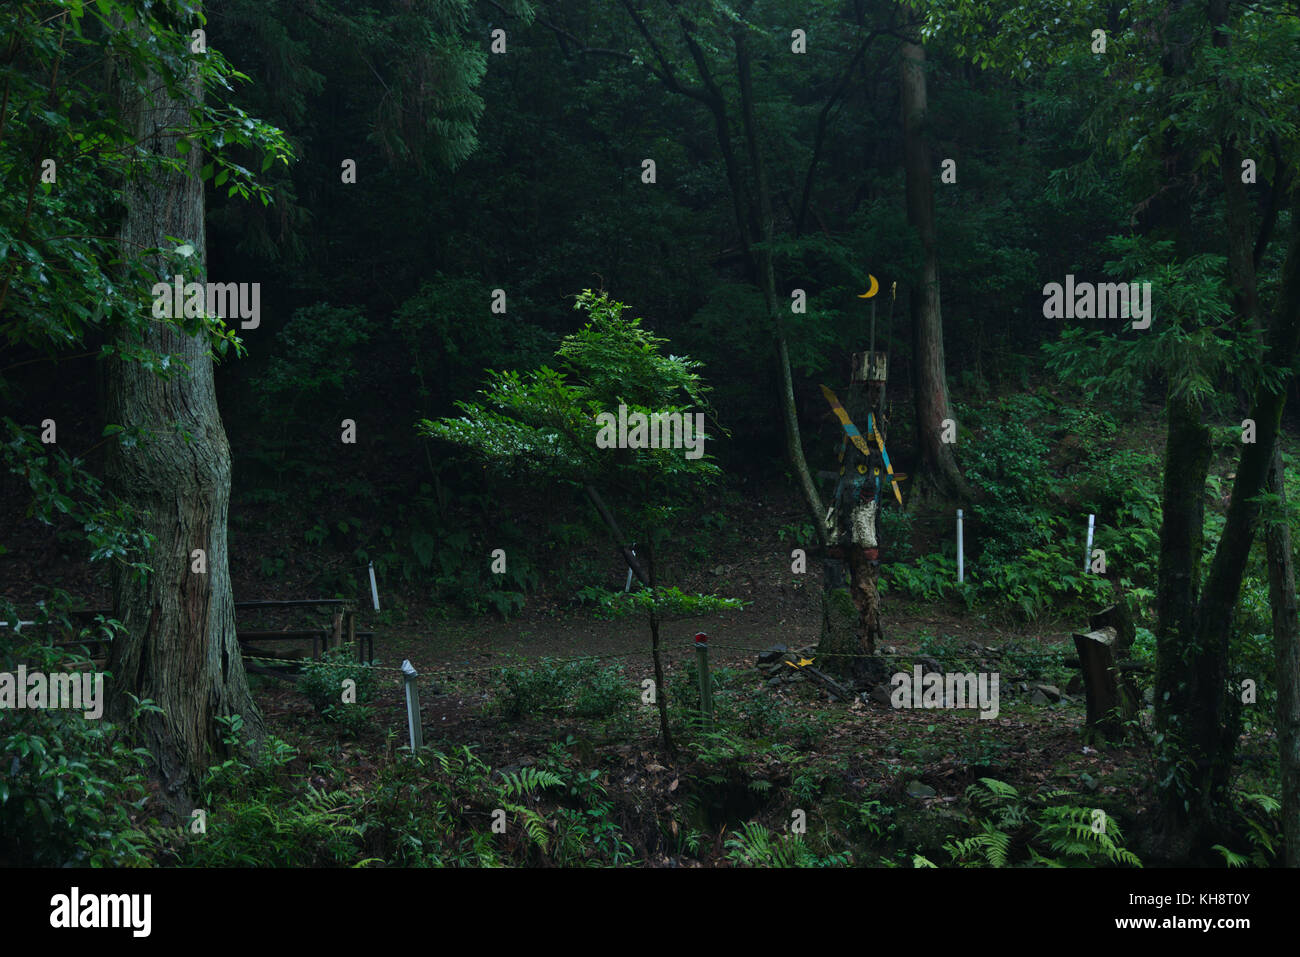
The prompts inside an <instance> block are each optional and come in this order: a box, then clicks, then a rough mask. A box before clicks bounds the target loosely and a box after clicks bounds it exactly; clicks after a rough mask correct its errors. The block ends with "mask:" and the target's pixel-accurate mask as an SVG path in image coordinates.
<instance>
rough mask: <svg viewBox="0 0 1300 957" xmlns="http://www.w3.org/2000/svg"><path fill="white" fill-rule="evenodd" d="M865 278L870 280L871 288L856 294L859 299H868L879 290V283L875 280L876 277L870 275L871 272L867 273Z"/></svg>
mask: <svg viewBox="0 0 1300 957" xmlns="http://www.w3.org/2000/svg"><path fill="white" fill-rule="evenodd" d="M867 278H868V279H870V280H871V288H870V289H868V290H867V291H866V292H864V293H863V294H862V295H860V296H858V298H859V299H870V298H871V297H872V296H874V295H875V294H876V293H878V292H880V283H879V282H877V281H876V277H875V276H873V275H871V273H867Z"/></svg>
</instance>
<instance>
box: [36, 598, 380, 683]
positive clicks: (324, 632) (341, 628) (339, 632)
mask: <svg viewBox="0 0 1300 957" xmlns="http://www.w3.org/2000/svg"><path fill="white" fill-rule="evenodd" d="M283 608H333V609H334V614H333V616H332V620H331V622H330V626H329V627H328V628H318V629H295V630H289V629H285V630H281V631H273V630H253V629H241V628H239V627H238V625H236V628H235V637H236V639H237V640H238V641H239V645H240V648H241V650H242V651H243V652H244V655H245V656H246V657H247V656H249V652H250V650H252V651H261V650H265V649H257V648H250V643H259V644H266V643H274V642H282V641H310V642H311V643H312V645H311V658H312V660H317V659H319V658H320V657H321V655H323V654H324V653H325V652H326V651H330V650H332V649H334V648H341V647H343V646H344V645H355V646H356V649H357V662H358V663H359V664H364V663H366V662H368V661H371V660H373V659H374V656H375V633H374V632H373V631H361V632H359V631H357V630H356V606H355V604H354V603H353V602H351V601H349V600H348V599H345V598H305V599H295V600H290V601H237V602H235V611H236V612H237V613H238V612H240V611H259V610H262V611H266V610H276V609H283ZM111 614H112V611H111V609H107V608H90V609H84V610H81V611H74V612H72V613H71V614H70V616H69V617H71V618H74V619H82V620H86V621H89V620H92V619H94V618H95V617H96V616H99V615H104V616H108V615H111ZM110 640H111V639H109V638H72V639H68V640H66V641H57V642H55V643H54V646H55V647H56V648H78V647H85V648H86V649H87V653H88V654H89V655H90V656H91V657H92V658H104V657H107V654H108V645H109V642H110ZM92 649H94V652H93V653H92ZM254 657H261V658H277V659H278V660H282V661H286V662H294V661H300V660H302V656H301V655H298V656H284V657H281V656H277V655H271V654H257V655H255V656H254ZM258 670H259V671H262V670H264V669H258Z"/></svg>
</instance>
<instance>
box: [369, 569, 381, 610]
mask: <svg viewBox="0 0 1300 957" xmlns="http://www.w3.org/2000/svg"><path fill="white" fill-rule="evenodd" d="M370 600H371V601H373V602H374V604H375V611H379V589H378V588H377V587H376V586H375V563H374V562H371V563H370Z"/></svg>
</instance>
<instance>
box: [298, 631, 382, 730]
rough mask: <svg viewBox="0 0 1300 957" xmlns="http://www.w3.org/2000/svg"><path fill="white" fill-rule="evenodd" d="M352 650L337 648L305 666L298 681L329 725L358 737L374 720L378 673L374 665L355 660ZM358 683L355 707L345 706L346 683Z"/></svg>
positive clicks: (300, 687)
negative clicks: (334, 725) (371, 703)
mask: <svg viewBox="0 0 1300 957" xmlns="http://www.w3.org/2000/svg"><path fill="white" fill-rule="evenodd" d="M353 654H354V652H353V651H352V650H351V649H349V648H333V649H331V650H329V651H327V652H325V653H324V654H323V655H321V657H320V660H319V661H310V662H307V663H306V664H305V665H304V666H303V673H302V674H301V675H300V676H299V678H298V690H299V691H301V692H302V693H303V694H304V695H306V696H307V699H308V700H309V701H310V702H311V703H312V707H314V708H315V709H316V713H317V714H319V715H320V716H321V717H322V718H324V719H325V720H326V721H329V722H332V723H334V724H337V725H339V726H340V727H342V728H343V729H344V730H345V731H347V732H348V733H350V734H356V733H357V732H358V731H360V730H361V729H362V728H363V727H365V726H366V725H367V724H368V723H369V722H370V720H371V719H372V718H373V716H374V709H372V708H371V707H370V706H369V705H370V702H371V701H372V700H373V699H374V694H375V669H374V668H373V667H372V665H373V664H374V663H373V662H372V663H370V664H360V663H358V662H356V661H354V660H352V655H353ZM345 681H353V682H355V683H356V701H355V703H344V701H343V694H344V682H345Z"/></svg>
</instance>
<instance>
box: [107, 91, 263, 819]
mask: <svg viewBox="0 0 1300 957" xmlns="http://www.w3.org/2000/svg"><path fill="white" fill-rule="evenodd" d="M144 85H145V88H146V89H147V90H148V94H147V95H146V96H145V97H144V98H143V99H141V100H135V101H133V102H127V103H124V109H123V115H124V116H125V117H126V118H127V121H128V123H129V124H130V125H131V126H132V127H133V129H134V131H135V135H136V139H137V140H138V142H139V143H140V144H141V148H142V149H144V150H149V151H151V152H153V153H154V154H156V155H159V156H166V157H173V158H174V157H176V156H177V155H178V154H177V152H176V141H177V136H176V134H175V133H174V132H169V130H176V129H185V128H187V127H188V126H189V114H188V109H189V105H190V103H191V102H193V101H195V100H197V99H198V98H199V97H201V95H202V88H201V86H200V84H199V81H198V78H197V74H195V75H193V77H192V79H191V82H190V83H189V84H188V87H187V88H183V89H181V90H179V91H177V94H176V95H172V94H170V93H169V92H168V91H167V89H166V88H165V87H164V85H163V83H162V82H161V80H159V79H158V78H157V77H156V76H153V75H150V76H149V77H148V78H147V79H146V81H145V84H144ZM128 88H129V87H128ZM128 96H129V94H128ZM180 162H181V168H180V170H177V171H171V170H169V171H165V172H164V171H160V170H158V169H157V168H156V167H150V168H148V169H146V168H144V167H137V171H136V172H135V173H133V175H132V179H131V181H130V182H129V183H128V184H127V185H126V187H125V204H126V214H125V217H124V219H123V222H122V229H121V244H122V248H123V254H124V256H126V257H135V256H138V255H139V251H140V250H141V249H145V248H150V247H165V246H168V245H170V243H169V241H168V240H167V238H166V237H168V236H175V237H181V238H183V239H184V240H186V241H188V242H189V243H191V244H193V246H194V249H195V257H194V261H195V262H196V263H201V262H204V261H205V242H204V207H203V184H202V181H201V179H200V178H199V167H200V165H201V163H202V159H201V156H200V151H199V150H197V149H194V150H191V151H190V152H189V154H188V155H187V156H185V157H181V159H180ZM155 267H156V269H157V272H158V275H159V277H160V279H162V280H163V281H170V280H171V276H170V275H169V274H168V273H167V272H166V267H165V266H164V264H163V263H162V262H161V261H156V262H155ZM203 278H204V277H203V276H201V275H198V269H197V267H196V270H195V274H194V275H187V276H186V281H196V280H202V279H203ZM117 340H118V342H117V344H118V345H120V346H123V347H135V346H142V347H143V348H145V349H148V350H152V351H154V352H157V353H160V354H164V355H170V356H171V357H172V360H171V362H172V370H173V374H171V375H170V376H168V377H163V376H160V375H157V374H155V373H154V372H152V371H150V370H149V369H147V368H144V367H143V366H141V365H140V364H139V363H136V362H130V361H120V360H110V361H109V366H108V376H109V382H108V419H109V421H110V422H114V423H118V424H121V425H123V426H126V427H128V428H136V427H138V428H140V429H143V430H145V436H146V437H145V438H144V439H143V440H142V441H141V442H140V443H138V444H134V445H127V444H124V443H122V442H120V441H117V442H113V443H111V444H110V446H109V448H108V454H107V461H106V471H107V477H108V483H109V486H110V488H111V489H112V490H113V491H114V492H115V493H116V494H117V495H118V496H119V497H120V498H121V499H122V500H124V501H125V502H126V503H128V504H129V505H131V506H132V507H133V508H134V509H135V510H136V512H137V514H138V515H139V521H140V526H141V528H142V529H143V530H144V531H145V532H147V533H148V534H149V535H150V536H151V537H152V539H153V545H152V549H151V551H150V555H149V566H150V570H149V571H147V572H143V573H138V574H137V573H134V572H130V571H122V570H120V569H119V570H118V571H117V572H115V574H114V577H113V583H112V587H113V606H114V609H115V614H116V615H117V617H118V618H119V619H120V620H121V621H122V622H123V623H124V625H125V626H126V629H125V633H124V634H123V635H122V636H121V637H120V639H119V640H117V641H114V642H113V645H112V651H111V654H110V659H109V670H110V671H111V672H112V674H113V676H114V681H113V684H112V697H111V701H110V708H111V709H112V712H113V713H114V714H116V715H118V716H119V717H120V716H122V715H124V714H126V713H128V712H129V711H130V708H131V705H130V701H129V698H128V697H127V696H128V695H135V696H137V697H139V698H151V699H153V701H154V702H155V703H157V704H158V705H159V706H160V707H161V708H162V709H163V712H164V713H163V714H161V715H149V716H147V717H146V719H145V721H144V725H143V729H142V732H143V734H144V737H145V739H146V743H147V745H148V747H149V750H150V751H151V753H152V754H153V756H154V759H155V761H156V770H157V772H158V774H159V776H160V778H161V781H162V784H163V788H164V796H165V798H166V799H167V800H168V801H169V802H170V803H171V804H172V805H173V806H174V807H175V808H178V809H180V810H182V811H184V810H187V809H188V806H189V801H190V796H191V795H192V794H193V788H194V786H195V784H196V782H197V779H198V775H199V773H200V772H201V770H202V769H203V768H204V767H206V765H207V763H208V760H209V758H210V755H211V752H212V751H214V750H216V749H218V748H219V747H220V746H221V737H220V732H221V729H220V727H219V726H218V724H217V722H216V720H215V719H217V718H219V717H224V716H229V715H233V714H241V715H243V718H244V726H245V732H244V733H245V735H246V736H248V737H250V738H254V739H257V738H260V737H261V734H262V719H261V715H260V713H259V712H258V710H257V707H256V705H255V703H254V701H253V699H252V696H251V695H250V693H249V690H248V685H247V682H246V680H245V676H244V666H243V662H242V660H241V658H240V650H239V643H238V641H237V640H236V637H235V610H234V600H233V596H232V593H231V585H230V573H229V567H228V560H227V552H226V517H227V509H228V505H229V498H230V447H229V445H228V444H227V441H226V433H225V430H224V429H223V428H222V425H221V417H220V415H219V413H218V411H217V402H216V393H215V391H214V388H213V369H212V360H211V358H210V356H209V345H208V342H207V339H206V338H205V337H204V336H201V335H199V336H190V335H186V334H185V333H184V332H182V331H181V330H180V329H179V328H178V327H177V326H176V325H174V324H170V323H167V322H159V321H150V322H148V323H147V325H146V326H145V331H144V332H142V333H141V332H138V331H134V330H121V331H119V333H118V337H117ZM178 363H183V365H178ZM186 368H188V371H184V370H185V369H186ZM196 549H202V551H203V553H204V555H203V559H202V561H203V564H204V565H205V571H204V572H202V573H200V572H197V571H194V570H193V568H194V563H195V560H196V558H195V557H192V553H193V552H194V551H195V550H196Z"/></svg>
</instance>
